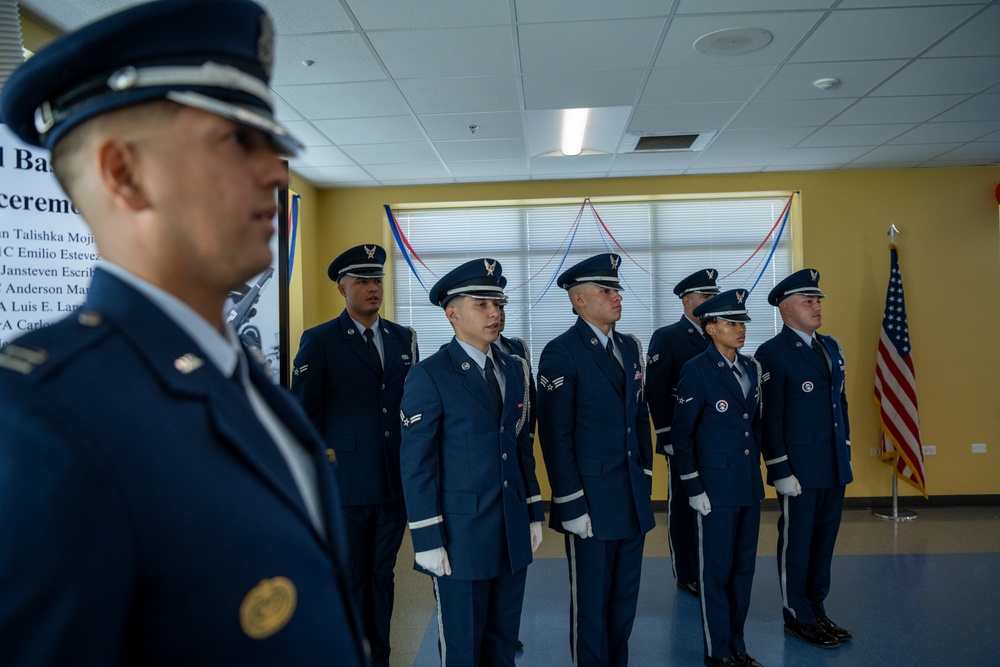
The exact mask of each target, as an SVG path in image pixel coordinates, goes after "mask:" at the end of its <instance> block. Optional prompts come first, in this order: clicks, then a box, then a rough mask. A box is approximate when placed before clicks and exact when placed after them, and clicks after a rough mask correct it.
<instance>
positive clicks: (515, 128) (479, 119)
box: [418, 111, 524, 141]
mask: <svg viewBox="0 0 1000 667" xmlns="http://www.w3.org/2000/svg"><path fill="white" fill-rule="evenodd" d="M418 120H419V121H420V124H421V125H423V126H424V130H425V131H426V132H427V136H429V137H430V138H431V140H432V141H452V140H459V139H468V138H470V137H476V138H477V139H479V138H482V139H517V138H520V137H522V136H524V131H523V128H522V124H521V112H519V111H505V112H500V113H465V114H438V115H424V116H420V117H419V118H418ZM470 125H476V126H477V127H476V131H475V133H474V134H473V132H472V131H471V130H470V129H469V126H470Z"/></svg>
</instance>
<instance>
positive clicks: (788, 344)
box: [757, 326, 854, 489]
mask: <svg viewBox="0 0 1000 667" xmlns="http://www.w3.org/2000/svg"><path fill="white" fill-rule="evenodd" d="M816 337H817V339H818V340H819V341H820V342H821V343H823V347H824V349H825V350H826V354H827V357H828V358H829V359H830V360H831V361H832V362H833V363H832V366H833V369H832V371H831V373H830V374H829V376H828V375H827V374H826V373H824V372H823V367H822V365H821V360H820V359H819V357H818V356H817V355H816V353H815V352H814V351H813V350H811V349H810V347H809V346H808V345H807V344H806V343H805V342H803V340H802V338H801V337H800V336H799V335H798V334H797V333H795V331H794V330H793V329H791V328H789V327H787V326H785V327H782V329H781V331H780V332H778V335H777V336H775V337H774V338H772V339H770V340H769V341H767V342H765V343H764V344H763V345H761V346H760V348H759V349H758V350H757V359H758V360H759V361H760V364H761V367H762V369H763V371H764V376H763V377H764V441H763V451H764V463H765V465H767V480H768V482H769V483H773V481H774V480H776V479H782V478H784V477H788V476H789V475H792V474H794V475H795V477H796V479H798V480H799V483H800V484H801V485H802V488H805V489H824V488H830V487H834V486H845V485H847V484H849V483H850V482H851V481H852V480H853V479H854V474H853V472H852V470H851V427H850V423H849V422H848V416H847V394H846V393H845V391H844V385H845V380H844V377H845V372H846V366H845V364H844V351H843V349H842V348H841V347H840V343H839V342H838V341H837V339H836V338H833V337H831V336H823V335H820V334H816Z"/></svg>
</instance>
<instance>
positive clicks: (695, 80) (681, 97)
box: [639, 65, 775, 104]
mask: <svg viewBox="0 0 1000 667" xmlns="http://www.w3.org/2000/svg"><path fill="white" fill-rule="evenodd" d="M774 69H775V68H774V66H773V65H746V66H742V67H717V66H716V67H668V68H665V69H654V70H653V71H652V72H650V73H649V79H647V81H646V86H645V88H644V89H643V92H642V97H641V98H640V100H639V102H640V103H641V104H677V103H679V102H684V103H686V104H711V103H715V102H742V101H743V100H745V99H747V98H748V97H750V96H751V95H752V94H753V92H754V91H755V90H757V88H759V87H760V86H761V84H762V83H764V82H765V81H766V80H767V78H768V77H769V76H770V75H771V73H772V72H774Z"/></svg>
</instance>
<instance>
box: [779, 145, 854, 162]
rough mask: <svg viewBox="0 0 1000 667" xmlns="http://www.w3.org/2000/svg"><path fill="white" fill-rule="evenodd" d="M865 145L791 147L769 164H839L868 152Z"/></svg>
mask: <svg viewBox="0 0 1000 667" xmlns="http://www.w3.org/2000/svg"><path fill="white" fill-rule="evenodd" d="M868 150H869V148H868V147H867V146H837V147H831V148H791V149H789V150H788V151H786V152H785V153H784V154H783V155H781V157H778V158H775V159H774V160H772V161H771V162H770V163H769V164H770V165H772V166H777V167H780V166H782V165H795V164H811V165H824V164H825V165H830V166H840V165H841V164H843V163H844V162H850V161H851V160H854V159H855V158H857V157H859V156H861V155H864V154H865V153H866V152H868Z"/></svg>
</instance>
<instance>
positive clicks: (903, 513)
mask: <svg viewBox="0 0 1000 667" xmlns="http://www.w3.org/2000/svg"><path fill="white" fill-rule="evenodd" d="M872 514H874V515H875V516H877V517H878V518H880V519H882V520H883V521H914V520H915V519H916V518H917V513H916V512H914V511H912V510H900V509H897V510H894V511H890V510H882V509H872Z"/></svg>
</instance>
